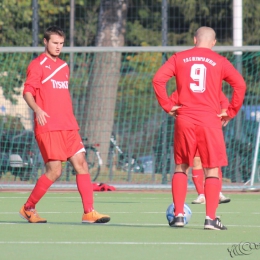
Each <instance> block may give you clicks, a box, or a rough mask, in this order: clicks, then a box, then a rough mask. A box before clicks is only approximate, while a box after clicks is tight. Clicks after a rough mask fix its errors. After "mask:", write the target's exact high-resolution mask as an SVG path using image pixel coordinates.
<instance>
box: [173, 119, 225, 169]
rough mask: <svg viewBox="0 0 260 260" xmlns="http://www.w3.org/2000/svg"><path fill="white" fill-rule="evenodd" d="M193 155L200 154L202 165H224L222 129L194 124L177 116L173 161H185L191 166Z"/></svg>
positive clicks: (210, 166)
mask: <svg viewBox="0 0 260 260" xmlns="http://www.w3.org/2000/svg"><path fill="white" fill-rule="evenodd" d="M197 150H198V151H197ZM195 155H197V156H198V155H199V156H200V158H201V162H202V166H203V167H206V168H213V167H219V166H226V165H227V164H228V162H227V154H226V145H225V141H224V136H223V131H222V129H221V128H211V127H203V126H199V125H194V124H192V123H190V122H188V121H186V120H182V119H180V118H177V120H176V121H175V129H174V159H175V163H176V164H184V163H185V164H188V165H189V166H191V167H192V166H193V158H194V157H195Z"/></svg>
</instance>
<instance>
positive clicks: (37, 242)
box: [0, 191, 260, 260]
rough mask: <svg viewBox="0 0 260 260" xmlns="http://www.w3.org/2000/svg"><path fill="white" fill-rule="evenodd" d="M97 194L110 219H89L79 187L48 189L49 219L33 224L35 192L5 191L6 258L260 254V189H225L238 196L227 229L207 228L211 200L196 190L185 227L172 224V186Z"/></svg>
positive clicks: (0, 236) (2, 232) (1, 240)
mask: <svg viewBox="0 0 260 260" xmlns="http://www.w3.org/2000/svg"><path fill="white" fill-rule="evenodd" d="M94 194H95V208H96V210H97V211H99V212H101V213H106V214H109V215H110V216H111V221H110V222H109V223H108V224H82V223H81V217H82V204H81V199H80V197H79V195H78V193H74V192H72V193H61V192H59V193H54V192H49V193H47V194H46V195H45V196H44V197H43V199H42V200H41V201H40V203H39V204H38V205H37V210H38V212H39V214H40V216H41V217H43V218H47V220H48V223H46V224H30V223H27V222H26V221H25V220H23V219H21V218H20V216H19V214H18V211H19V209H20V207H21V206H22V205H23V203H24V202H25V201H26V199H27V197H28V195H29V192H1V193H0V205H1V208H0V259H1V260H5V259H8V260H16V259H17V260H18V259H19V260H23V259H26V260H28V259H35V260H42V259H44V260H48V259H51V260H52V259H55V260H56V259H57V260H59V259H62V260H67V259H69V260H71V259H73V260H78V259H98V260H99V259H112V260H114V259H120V260H128V259H131V260H138V259H142V260H146V259H149V260H153V259H155V260H157V259H163V260H165V259H173V260H177V259H182V260H184V259H193V260H197V259H209V260H215V259H217V260H220V259H221V260H222V259H241V257H242V259H245V260H247V259H260V196H259V193H243V194H234V193H231V194H227V193H225V195H228V196H229V197H230V198H231V202H230V203H228V204H221V205H219V207H218V215H219V216H220V217H221V220H222V222H223V224H224V225H226V226H227V227H228V230H227V231H211V230H204V229H203V224H204V218H205V205H193V204H191V201H192V200H193V199H194V198H195V197H196V195H195V194H194V193H193V194H190V193H189V194H188V195H187V199H186V203H187V204H188V205H189V206H190V208H191V210H192V218H191V221H190V223H189V224H188V225H186V226H185V227H184V228H171V227H169V226H168V223H167V220H166V217H165V211H166V209H167V207H168V205H169V204H170V203H171V194H170V192H157V191H155V192H134V191H133V192H122V191H120V192H104V193H103V192H96V193H94ZM248 243H250V244H248ZM257 245H258V246H257ZM242 246H243V248H242ZM238 248H240V249H238ZM235 251H236V252H235ZM238 251H239V252H241V251H242V253H240V254H242V255H241V256H238ZM231 254H232V255H231Z"/></svg>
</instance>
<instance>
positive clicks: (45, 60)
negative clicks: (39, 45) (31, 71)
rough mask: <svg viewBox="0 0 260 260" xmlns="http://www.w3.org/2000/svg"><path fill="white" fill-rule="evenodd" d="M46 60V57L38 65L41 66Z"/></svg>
mask: <svg viewBox="0 0 260 260" xmlns="http://www.w3.org/2000/svg"><path fill="white" fill-rule="evenodd" d="M46 60H47V57H45V58H44V59H43V60H42V61H41V62H40V64H41V65H42V64H43V63H44V62H45V61H46Z"/></svg>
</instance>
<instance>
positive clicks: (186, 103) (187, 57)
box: [153, 47, 246, 128]
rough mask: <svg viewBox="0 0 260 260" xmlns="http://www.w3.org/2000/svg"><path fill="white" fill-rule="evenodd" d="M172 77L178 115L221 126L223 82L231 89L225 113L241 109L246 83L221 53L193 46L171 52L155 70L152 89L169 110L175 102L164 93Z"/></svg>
mask: <svg viewBox="0 0 260 260" xmlns="http://www.w3.org/2000/svg"><path fill="white" fill-rule="evenodd" d="M171 77H175V79H176V83H177V91H178V103H179V104H180V105H181V106H182V107H181V108H180V109H178V110H177V114H178V116H179V117H180V118H182V119H184V120H188V121H189V122H191V123H194V124H196V125H202V126H206V127H218V128H221V126H222V125H221V120H220V118H219V117H217V114H219V104H220V95H221V90H222V81H223V80H224V81H226V82H228V83H229V84H230V85H231V87H232V88H233V90H234V91H233V95H232V99H231V102H230V104H229V106H228V110H227V114H228V116H229V117H231V118H233V117H234V116H235V115H236V114H237V113H238V111H239V109H240V108H241V106H242V104H243V100H244V95H245V91H246V84H245V81H244V79H243V77H242V76H241V74H240V73H239V72H238V71H237V70H236V69H235V68H234V66H233V65H232V64H231V63H230V62H229V61H228V60H227V59H226V58H225V57H223V56H221V55H219V54H218V53H216V52H214V51H212V50H211V49H208V48H198V47H194V48H192V49H189V50H186V51H182V52H179V53H176V54H174V55H173V56H172V57H170V58H169V60H168V61H166V62H165V64H164V65H162V67H161V68H160V69H159V70H158V71H157V72H156V74H155V76H154V78H153V86H154V91H155V94H156V97H157V100H158V102H159V104H160V105H161V107H162V108H163V109H164V110H165V111H166V112H167V113H168V112H170V111H171V108H172V107H173V105H174V103H173V102H172V101H171V99H170V98H169V97H168V95H167V91H166V83H167V81H168V80H169V79H170V78H171Z"/></svg>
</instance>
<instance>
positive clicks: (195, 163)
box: [193, 157, 202, 170]
mask: <svg viewBox="0 0 260 260" xmlns="http://www.w3.org/2000/svg"><path fill="white" fill-rule="evenodd" d="M193 169H195V170H198V169H202V163H201V159H200V157H194V159H193Z"/></svg>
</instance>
